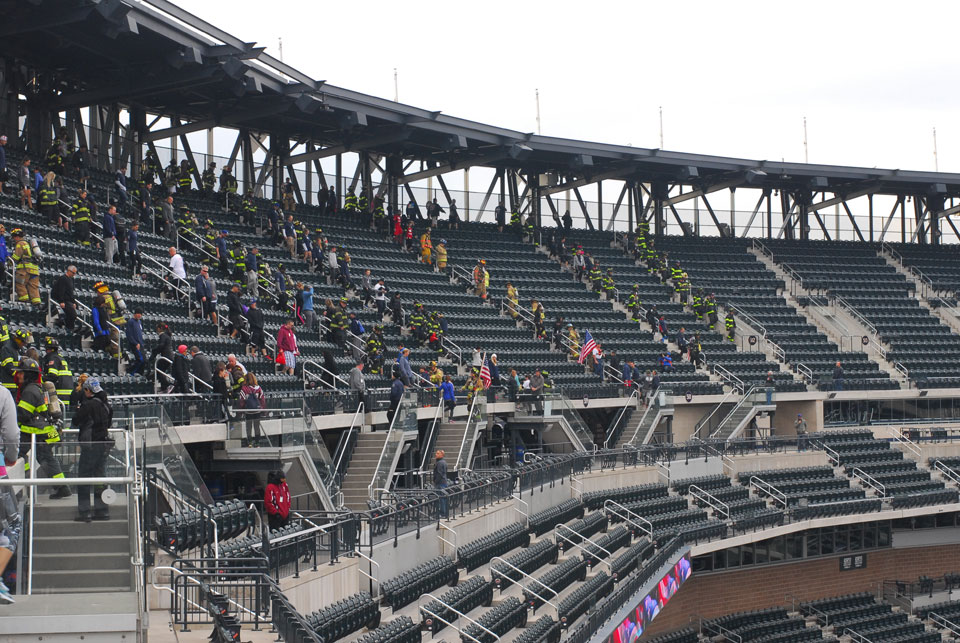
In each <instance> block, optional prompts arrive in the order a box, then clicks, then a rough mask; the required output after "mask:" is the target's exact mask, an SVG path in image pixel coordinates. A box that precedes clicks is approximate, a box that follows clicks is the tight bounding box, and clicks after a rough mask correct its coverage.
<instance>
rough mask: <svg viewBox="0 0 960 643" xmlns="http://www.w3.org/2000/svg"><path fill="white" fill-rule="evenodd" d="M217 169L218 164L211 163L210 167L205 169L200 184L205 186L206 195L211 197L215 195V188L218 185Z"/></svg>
mask: <svg viewBox="0 0 960 643" xmlns="http://www.w3.org/2000/svg"><path fill="white" fill-rule="evenodd" d="M216 167H217V164H216V163H214V162H213V161H211V162H210V165H208V166H207V169H205V170H204V171H203V174H202V175H201V176H200V183H201V184H202V185H203V193H204V195H207V196H209V195H211V194H213V188H214V187H215V186H216V185H217V175H216V174H214V172H215V171H216Z"/></svg>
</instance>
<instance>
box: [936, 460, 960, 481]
mask: <svg viewBox="0 0 960 643" xmlns="http://www.w3.org/2000/svg"><path fill="white" fill-rule="evenodd" d="M933 468H934V470H936V471H939V472H940V473H941V474H943V476H944V477H945V478H949V479H950V480H952V481H953V482H955V483H956V484H958V485H960V471H957V470H956V469H954V468H952V467H948V466H947V465H945V464H944V463H943V462H941V461H940V460H934V461H933Z"/></svg>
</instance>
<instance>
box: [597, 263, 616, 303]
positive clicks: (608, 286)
mask: <svg viewBox="0 0 960 643" xmlns="http://www.w3.org/2000/svg"><path fill="white" fill-rule="evenodd" d="M615 287H616V283H614V281H613V268H607V273H606V274H605V275H604V276H603V280H602V281H601V282H600V288H601V291H602V292H603V296H604V298H605V299H606V300H607V301H613V291H614V288H615Z"/></svg>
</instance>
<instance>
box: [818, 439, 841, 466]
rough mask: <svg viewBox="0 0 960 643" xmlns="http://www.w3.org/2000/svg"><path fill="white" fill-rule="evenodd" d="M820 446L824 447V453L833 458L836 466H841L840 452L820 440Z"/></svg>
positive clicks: (832, 460)
mask: <svg viewBox="0 0 960 643" xmlns="http://www.w3.org/2000/svg"><path fill="white" fill-rule="evenodd" d="M820 448H821V449H823V451H824V453H826V454H827V457H828V458H829V459H830V460H831V462H832V463H833V466H835V467H839V466H840V454H839V453H837V452H836V451H835V450H834V449H832V448H831V447H830V446H829V445H827V444H824V443H823V442H820Z"/></svg>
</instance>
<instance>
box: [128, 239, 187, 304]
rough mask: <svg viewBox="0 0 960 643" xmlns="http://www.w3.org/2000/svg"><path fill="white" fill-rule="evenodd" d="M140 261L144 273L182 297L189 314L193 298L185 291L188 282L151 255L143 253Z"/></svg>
mask: <svg viewBox="0 0 960 643" xmlns="http://www.w3.org/2000/svg"><path fill="white" fill-rule="evenodd" d="M140 260H141V263H142V264H143V265H142V269H143V272H145V273H147V274H149V275H151V276H153V277H154V278H155V279H157V280H158V281H160V283H161V284H162V285H165V286H167V287H169V288H170V289H171V290H173V291H174V292H176V293H177V294H178V295H179V296H180V297H179V298H180V300H181V301H182V302H183V303H184V304H186V306H187V311H188V313H189V311H190V300H191V297H190V293H189V292H187V291H186V290H185V288H186V287H187V285H186V280H184V279H182V278H181V277H180V276H179V275H177V274H176V273H175V272H173V271H172V270H170V267H169V266H165V265H164V264H162V263H161V262H159V261H157V260H156V259H154V258H153V257H151V256H150V255H145V254H143V253H142V252H141V253H140ZM148 264H150V265H148ZM151 266H153V267H151Z"/></svg>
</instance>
